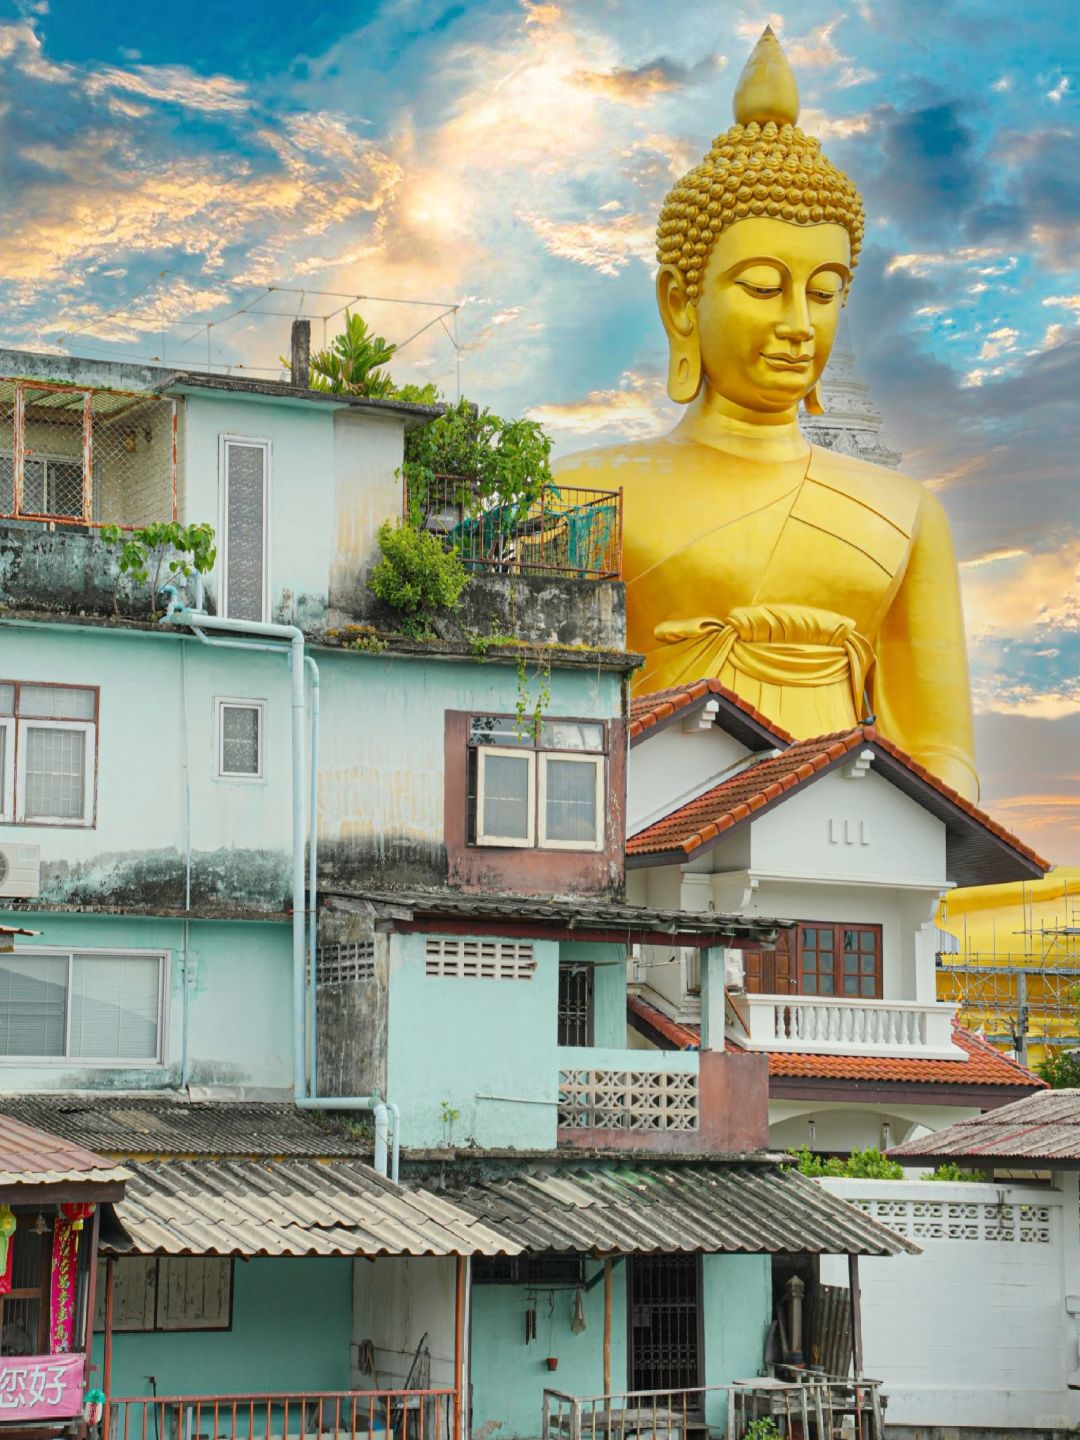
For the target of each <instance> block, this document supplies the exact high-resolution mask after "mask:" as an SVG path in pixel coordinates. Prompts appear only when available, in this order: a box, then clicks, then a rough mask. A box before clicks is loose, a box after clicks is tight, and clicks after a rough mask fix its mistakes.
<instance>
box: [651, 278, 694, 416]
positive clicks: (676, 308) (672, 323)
mask: <svg viewBox="0 0 1080 1440" xmlns="http://www.w3.org/2000/svg"><path fill="white" fill-rule="evenodd" d="M656 303H657V305H658V306H659V309H660V319H661V320H662V321H663V323H664V330H665V332H666V333H667V338H668V356H669V358H668V380H667V392H668V394H669V395H670V396H671V398H672V400H674V401H675V403H676V404H677V405H687V404H689V402H690V401H691V400H693V398H694V396H695V395H696V394H697V393H698V391H699V390H700V389H701V379H702V369H701V343H700V340H699V338H698V327H697V310H696V309H695V308H694V305H693V304H692V303H691V301H690V300H688V299H687V295H686V290H685V287H684V285H683V280H682V276H681V275H680V274H679V272H678V270H676V269H675V267H674V266H673V265H662V266H661V267H660V273H659V274H658V275H657V277H656Z"/></svg>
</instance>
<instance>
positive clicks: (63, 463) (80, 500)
mask: <svg viewBox="0 0 1080 1440" xmlns="http://www.w3.org/2000/svg"><path fill="white" fill-rule="evenodd" d="M175 518H176V403H175V401H172V400H166V399H163V398H162V397H161V396H159V395H153V394H151V395H141V394H133V393H127V392H123V391H117V390H101V389H82V388H73V387H71V386H61V385H49V384H44V383H42V382H39V381H30V380H13V379H0V519H3V520H30V521H42V522H51V523H53V524H60V525H84V526H90V527H100V526H102V525H121V526H123V527H124V528H125V529H132V528H136V527H140V526H144V525H147V524H150V523H151V522H152V521H159V520H172V519H175Z"/></svg>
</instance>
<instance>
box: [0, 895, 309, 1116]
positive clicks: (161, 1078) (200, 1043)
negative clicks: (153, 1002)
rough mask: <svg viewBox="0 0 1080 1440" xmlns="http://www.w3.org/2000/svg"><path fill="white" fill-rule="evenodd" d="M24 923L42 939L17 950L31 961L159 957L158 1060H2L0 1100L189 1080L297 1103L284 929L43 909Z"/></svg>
mask: <svg viewBox="0 0 1080 1440" xmlns="http://www.w3.org/2000/svg"><path fill="white" fill-rule="evenodd" d="M20 923H25V924H26V925H27V927H28V928H29V929H31V930H37V931H39V932H40V934H39V936H38V937H37V938H36V939H34V940H26V941H22V942H20V944H19V945H18V947H17V949H18V950H19V951H25V952H27V953H29V954H33V953H34V952H35V951H37V952H40V951H43V950H46V951H47V950H50V949H64V948H67V949H72V950H89V951H98V952H110V951H132V950H141V951H147V952H152V953H157V954H160V955H161V956H163V958H164V987H163V988H164V994H163V1001H162V1045H161V1060H160V1063H158V1064H147V1065H117V1064H110V1063H106V1062H90V1061H86V1060H66V1059H61V1058H57V1059H51V1058H50V1059H42V1060H33V1061H26V1060H23V1061H20V1060H13V1059H5V1060H4V1061H3V1062H2V1063H0V1092H3V1093H5V1094H11V1093H17V1092H20V1091H26V1090H84V1091H94V1090H104V1091H110V1090H170V1089H178V1088H179V1087H180V1086H181V1085H182V1084H183V1083H184V1081H185V1078H186V1081H187V1083H188V1084H190V1085H192V1086H206V1087H209V1088H211V1089H218V1090H220V1089H228V1090H242V1091H243V1092H244V1093H245V1094H246V1095H247V1096H248V1097H249V1098H254V1099H258V1098H284V1097H285V1095H286V1094H289V1095H291V1093H292V1088H291V1087H292V1004H291V993H292V992H291V975H292V950H291V944H290V927H289V926H288V925H287V924H285V923H273V922H266V921H255V922H251V923H247V922H243V921H235V920H234V921H200V920H191V921H189V922H186V923H185V922H184V921H182V920H164V919H155V918H143V917H138V916H119V915H89V914H83V915H79V914H67V915H65V914H57V913H56V912H44V911H39V912H37V913H35V912H33V911H30V912H28V913H26V914H23V915H20ZM185 982H186V983H185ZM185 1011H186V1021H185ZM240 1022H242V1023H240ZM185 1035H186V1040H185ZM185 1051H186V1054H185Z"/></svg>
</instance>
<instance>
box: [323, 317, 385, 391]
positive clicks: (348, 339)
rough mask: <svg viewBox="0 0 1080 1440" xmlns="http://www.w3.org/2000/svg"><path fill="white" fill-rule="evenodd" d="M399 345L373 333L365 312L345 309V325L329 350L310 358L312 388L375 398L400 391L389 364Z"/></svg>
mask: <svg viewBox="0 0 1080 1440" xmlns="http://www.w3.org/2000/svg"><path fill="white" fill-rule="evenodd" d="M396 349H397V346H396V345H391V344H390V342H389V341H388V340H384V339H383V337H382V336H381V335H373V334H372V333H371V331H370V330H369V329H368V327H367V322H366V321H365V320H364V317H363V316H362V315H354V314H353V313H352V311H351V310H346V311H345V328H344V330H342V332H341V334H340V335H336V336H335V337H334V340H333V343H332V344H331V346H330V348H329V349H328V350H317V351H316V352H315V354H313V355H312V357H311V388H312V390H326V391H330V392H332V393H334V394H338V395H341V394H347V395H370V396H372V397H374V398H376V399H378V398H385V397H386V396H389V395H394V394H396V393H397V387H396V386H395V384H394V382H393V379H392V378H391V376H390V372H389V370H383V369H380V366H383V365H385V364H386V363H387V361H388V360H389V359H390V357H391V356H392V355H393V353H394V351H395V350H396Z"/></svg>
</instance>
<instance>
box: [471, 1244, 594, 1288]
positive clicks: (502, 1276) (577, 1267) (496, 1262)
mask: <svg viewBox="0 0 1080 1440" xmlns="http://www.w3.org/2000/svg"><path fill="white" fill-rule="evenodd" d="M472 1282H473V1284H474V1285H530V1286H535V1287H537V1288H539V1289H550V1288H551V1287H552V1286H560V1285H568V1286H572V1287H576V1286H578V1285H583V1284H584V1283H585V1262H584V1260H583V1259H582V1257H581V1256H580V1255H558V1254H548V1253H546V1252H545V1253H544V1254H540V1255H512V1256H510V1255H492V1256H487V1255H474V1256H473V1262H472Z"/></svg>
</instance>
